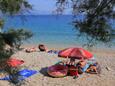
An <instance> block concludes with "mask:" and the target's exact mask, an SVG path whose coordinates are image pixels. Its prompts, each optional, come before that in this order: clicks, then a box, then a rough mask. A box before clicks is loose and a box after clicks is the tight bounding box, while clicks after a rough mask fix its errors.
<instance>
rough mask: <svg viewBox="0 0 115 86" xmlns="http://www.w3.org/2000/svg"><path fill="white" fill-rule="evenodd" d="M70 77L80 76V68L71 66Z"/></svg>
mask: <svg viewBox="0 0 115 86" xmlns="http://www.w3.org/2000/svg"><path fill="white" fill-rule="evenodd" d="M68 72H69V75H70V76H78V68H77V67H76V66H73V65H71V66H70V67H69V71H68Z"/></svg>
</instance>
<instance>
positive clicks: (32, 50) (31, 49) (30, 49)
mask: <svg viewBox="0 0 115 86" xmlns="http://www.w3.org/2000/svg"><path fill="white" fill-rule="evenodd" d="M24 51H25V52H27V53H31V52H36V49H35V47H33V48H26V49H25V50H24Z"/></svg>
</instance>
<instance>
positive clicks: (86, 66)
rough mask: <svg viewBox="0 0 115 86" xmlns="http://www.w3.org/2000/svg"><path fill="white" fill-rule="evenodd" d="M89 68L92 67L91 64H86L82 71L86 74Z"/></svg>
mask: <svg viewBox="0 0 115 86" xmlns="http://www.w3.org/2000/svg"><path fill="white" fill-rule="evenodd" d="M89 66H90V64H86V65H85V66H84V68H82V71H83V72H85V71H86V70H87V68H88V67H89Z"/></svg>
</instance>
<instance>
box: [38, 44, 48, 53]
mask: <svg viewBox="0 0 115 86" xmlns="http://www.w3.org/2000/svg"><path fill="white" fill-rule="evenodd" d="M38 48H39V50H40V51H42V52H47V51H48V48H47V47H46V46H45V45H43V44H39V45H38Z"/></svg>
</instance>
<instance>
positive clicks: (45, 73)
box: [39, 67, 50, 77]
mask: <svg viewBox="0 0 115 86" xmlns="http://www.w3.org/2000/svg"><path fill="white" fill-rule="evenodd" d="M47 68H48V67H44V68H41V70H40V71H39V72H40V73H41V74H43V75H44V76H47V77H50V76H49V75H48V73H47Z"/></svg>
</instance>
